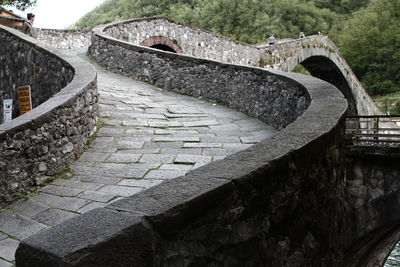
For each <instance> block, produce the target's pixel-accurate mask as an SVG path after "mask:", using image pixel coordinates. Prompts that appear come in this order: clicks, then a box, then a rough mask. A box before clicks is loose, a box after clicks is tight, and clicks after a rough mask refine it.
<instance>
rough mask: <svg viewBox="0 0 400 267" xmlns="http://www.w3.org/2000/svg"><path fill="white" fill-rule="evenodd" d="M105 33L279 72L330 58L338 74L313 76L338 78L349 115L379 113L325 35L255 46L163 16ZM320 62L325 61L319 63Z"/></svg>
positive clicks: (117, 25) (125, 23)
mask: <svg viewBox="0 0 400 267" xmlns="http://www.w3.org/2000/svg"><path fill="white" fill-rule="evenodd" d="M105 33H107V35H109V36H110V37H113V38H115V39H119V40H123V41H126V42H129V43H132V44H136V45H139V44H140V43H141V42H143V41H144V40H145V39H148V38H151V37H153V36H164V37H167V38H169V39H171V40H173V41H175V42H176V43H177V44H178V45H179V46H180V47H181V48H182V53H183V54H186V55H190V56H194V57H199V58H208V59H212V60H218V61H223V62H228V63H234V64H243V65H251V66H261V67H268V68H273V69H277V70H282V71H292V70H293V69H294V67H296V66H297V65H298V64H301V63H303V62H305V61H306V60H307V59H310V58H313V57H317V56H319V57H323V58H325V59H326V60H325V61H330V64H329V65H331V66H330V67H331V69H335V71H336V69H337V71H338V73H337V75H336V76H335V77H334V78H333V79H332V77H324V76H325V75H323V73H322V72H323V70H317V71H315V72H312V71H311V72H312V75H314V76H316V77H318V78H321V79H323V80H325V81H328V82H330V83H332V82H335V80H341V81H340V83H333V84H334V85H335V86H336V87H338V88H339V89H340V90H341V91H342V93H343V94H344V95H345V96H346V98H347V99H348V100H349V102H350V110H349V112H350V113H351V114H353V115H357V114H360V115H372V114H381V111H380V110H379V109H378V108H377V107H376V106H375V104H374V103H373V101H372V100H371V98H370V97H369V96H368V94H367V93H366V92H365V90H364V88H363V87H362V85H361V83H360V82H359V81H358V79H357V78H356V76H355V75H354V73H353V72H352V70H351V68H350V67H349V66H348V65H347V63H346V61H345V60H344V58H343V57H342V56H341V55H340V52H339V49H338V48H337V47H336V46H335V44H334V43H333V42H331V41H330V40H329V38H328V37H327V36H323V35H315V36H309V37H306V38H302V39H297V40H292V41H287V42H283V43H279V44H277V45H273V46H265V47H255V46H252V45H248V44H245V43H241V42H238V41H233V40H230V39H228V38H226V37H223V36H219V35H216V34H214V33H211V32H207V31H204V30H201V29H196V28H193V27H191V26H189V25H185V24H181V23H178V22H174V21H171V20H168V19H165V18H145V19H135V20H129V21H123V22H120V23H115V24H112V25H109V26H108V27H106V28H105ZM321 65H324V64H322V63H321V64H319V66H321ZM306 68H307V66H306ZM318 72H321V73H318ZM330 72H331V70H328V71H327V73H329V74H331V73H330Z"/></svg>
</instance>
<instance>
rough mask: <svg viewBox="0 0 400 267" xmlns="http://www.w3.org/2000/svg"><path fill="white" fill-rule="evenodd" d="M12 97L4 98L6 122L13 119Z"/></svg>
mask: <svg viewBox="0 0 400 267" xmlns="http://www.w3.org/2000/svg"><path fill="white" fill-rule="evenodd" d="M12 102H13V100H12V99H4V100H3V110H4V122H6V121H11V120H12V106H13V105H12Z"/></svg>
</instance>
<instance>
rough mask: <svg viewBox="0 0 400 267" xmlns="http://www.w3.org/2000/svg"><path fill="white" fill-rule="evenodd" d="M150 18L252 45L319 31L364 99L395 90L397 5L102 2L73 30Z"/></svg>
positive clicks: (380, 0)
mask: <svg viewBox="0 0 400 267" xmlns="http://www.w3.org/2000/svg"><path fill="white" fill-rule="evenodd" d="M152 16H164V17H168V18H171V19H173V20H176V21H180V22H183V23H186V24H191V25H193V26H196V27H199V28H202V29H206V30H210V31H213V32H215V33H219V34H222V35H225V36H228V37H230V38H232V39H236V40H240V41H243V42H246V43H253V44H254V43H259V42H264V41H265V40H266V38H267V37H268V36H269V34H271V33H273V34H274V35H275V36H276V37H277V38H297V36H298V34H299V32H300V31H303V32H305V33H306V35H311V34H316V33H317V32H322V33H324V34H328V35H329V37H330V38H331V39H332V40H333V41H334V42H335V43H336V44H337V45H338V46H339V48H340V49H341V52H342V54H343V56H344V57H345V58H346V60H347V62H348V63H349V64H350V66H351V67H352V69H353V70H354V72H355V74H356V75H357V77H358V78H359V79H360V81H361V82H362V83H363V85H364V87H365V88H366V89H367V91H368V93H369V94H370V95H372V96H376V95H385V94H388V93H390V94H391V95H393V94H396V92H399V91H400V27H399V25H400V1H399V0H106V1H105V2H104V3H103V4H102V5H100V6H99V7H97V8H96V9H94V10H93V11H91V12H90V13H88V14H87V15H85V16H84V17H83V18H81V19H80V20H79V21H78V22H77V23H76V24H75V25H74V26H73V28H86V29H89V28H92V27H93V26H95V25H98V24H104V23H109V22H113V21H118V20H124V19H131V18H140V17H152ZM399 95H400V94H399ZM390 106H393V107H395V102H394V103H392V105H389V107H390ZM398 106H399V107H400V105H398ZM393 107H392V108H391V111H392V112H394V111H395V112H396V110H395V109H394V108H393ZM397 112H400V110H398V111H397Z"/></svg>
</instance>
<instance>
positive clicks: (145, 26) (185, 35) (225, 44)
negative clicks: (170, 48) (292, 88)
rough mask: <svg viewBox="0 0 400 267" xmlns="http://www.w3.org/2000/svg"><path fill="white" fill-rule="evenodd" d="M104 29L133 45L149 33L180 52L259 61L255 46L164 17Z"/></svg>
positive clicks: (237, 61) (240, 61) (250, 62)
mask: <svg viewBox="0 0 400 267" xmlns="http://www.w3.org/2000/svg"><path fill="white" fill-rule="evenodd" d="M105 32H106V34H108V35H109V36H111V37H114V38H116V39H119V40H123V41H126V42H129V43H133V44H136V45H139V44H140V43H141V42H143V41H144V40H146V39H147V38H149V37H152V36H164V37H167V38H169V39H171V40H172V41H174V42H175V43H176V44H177V45H179V46H180V47H181V48H182V53H183V54H186V55H190V56H194V57H199V58H209V59H212V60H218V61H223V62H229V63H234V64H244V65H256V64H257V63H258V60H259V53H260V52H259V49H258V48H256V47H254V46H251V45H248V44H245V43H241V42H238V41H233V40H231V39H228V38H226V37H223V36H219V35H216V34H215V33H211V32H207V31H205V30H201V29H196V28H193V27H190V26H188V25H184V24H180V23H177V22H174V21H170V20H168V19H164V18H163V19H159V18H155V19H151V18H150V19H142V20H132V21H130V22H123V23H121V24H113V25H112V26H110V27H108V28H107V29H106V30H105Z"/></svg>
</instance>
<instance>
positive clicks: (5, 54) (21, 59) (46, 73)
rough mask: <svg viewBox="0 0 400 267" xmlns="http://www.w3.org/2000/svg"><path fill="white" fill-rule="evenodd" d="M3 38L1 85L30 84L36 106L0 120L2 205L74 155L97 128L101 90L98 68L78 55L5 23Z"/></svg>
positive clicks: (0, 30)
mask: <svg viewBox="0 0 400 267" xmlns="http://www.w3.org/2000/svg"><path fill="white" fill-rule="evenodd" d="M0 42H1V44H2V46H1V48H0V52H1V53H0V58H1V59H2V64H1V68H2V70H3V71H2V72H1V73H2V75H3V76H2V77H1V79H0V81H1V83H2V86H5V84H9V85H10V87H13V86H14V85H15V84H17V83H19V82H21V83H22V84H26V83H29V84H31V85H32V91H33V93H32V99H33V103H34V109H33V110H31V111H29V112H28V113H25V114H24V115H22V116H19V117H18V118H15V119H14V120H12V121H11V122H6V123H3V124H1V125H0V207H2V206H4V205H5V204H6V202H7V201H10V200H12V199H13V197H14V195H15V194H16V193H24V192H25V191H26V190H29V189H31V188H32V187H33V186H34V185H36V184H37V183H38V181H39V180H40V179H39V180H38V178H39V177H41V176H44V175H54V174H56V173H58V172H60V171H62V170H64V169H65V168H66V167H67V166H68V164H69V163H71V162H72V161H73V160H74V159H76V157H77V156H78V155H79V154H80V152H81V151H82V149H83V145H84V144H85V142H86V140H87V138H88V137H89V136H90V134H91V133H93V131H94V130H95V127H96V121H97V110H98V105H97V102H98V94H97V82H96V73H95V70H94V68H93V67H92V66H90V65H89V64H87V63H85V62H82V61H81V60H80V59H77V58H73V57H70V56H69V57H63V56H62V55H61V54H55V52H49V51H47V50H46V49H44V48H43V47H42V44H41V43H39V42H38V41H36V40H34V39H32V38H29V37H26V35H24V34H22V33H19V32H17V31H15V30H11V29H7V28H6V27H0ZM3 45H4V46H3ZM63 58H65V59H63ZM67 60H68V62H67ZM11 85H12V86H11ZM1 88H3V87H1ZM2 92H4V91H2ZM8 92H10V93H11V94H14V92H13V91H12V90H11V91H8ZM57 92H58V93H57ZM39 104H40V105H39Z"/></svg>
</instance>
